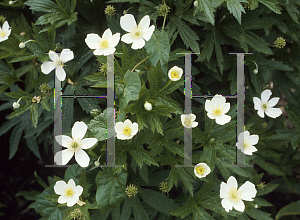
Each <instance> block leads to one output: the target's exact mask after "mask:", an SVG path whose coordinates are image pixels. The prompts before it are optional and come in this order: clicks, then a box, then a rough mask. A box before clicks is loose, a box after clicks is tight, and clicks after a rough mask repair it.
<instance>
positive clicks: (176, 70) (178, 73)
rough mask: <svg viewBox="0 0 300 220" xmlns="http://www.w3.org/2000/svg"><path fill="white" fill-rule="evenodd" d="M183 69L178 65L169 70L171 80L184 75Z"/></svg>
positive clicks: (176, 79) (178, 78)
mask: <svg viewBox="0 0 300 220" xmlns="http://www.w3.org/2000/svg"><path fill="white" fill-rule="evenodd" d="M182 73H183V70H182V69H181V68H180V67H178V66H173V67H172V68H171V69H170V70H169V72H168V76H169V78H170V80H172V81H178V80H180V78H181V76H182Z"/></svg>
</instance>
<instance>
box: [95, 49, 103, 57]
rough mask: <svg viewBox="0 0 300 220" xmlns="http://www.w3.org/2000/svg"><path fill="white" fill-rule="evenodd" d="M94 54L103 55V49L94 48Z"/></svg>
mask: <svg viewBox="0 0 300 220" xmlns="http://www.w3.org/2000/svg"><path fill="white" fill-rule="evenodd" d="M94 54H95V55H96V56H101V55H103V54H104V50H103V49H100V48H99V49H96V50H94Z"/></svg>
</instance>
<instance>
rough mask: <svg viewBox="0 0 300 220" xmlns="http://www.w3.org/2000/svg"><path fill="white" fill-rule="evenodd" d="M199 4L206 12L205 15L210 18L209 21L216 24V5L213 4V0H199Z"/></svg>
mask: <svg viewBox="0 0 300 220" xmlns="http://www.w3.org/2000/svg"><path fill="white" fill-rule="evenodd" d="M197 2H198V6H199V8H200V9H201V11H203V12H204V14H205V16H206V17H207V19H208V20H209V22H210V23H211V24H212V25H214V24H215V19H214V13H213V12H214V7H213V5H212V2H211V1H205V0H197Z"/></svg>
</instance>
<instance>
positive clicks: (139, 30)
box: [131, 26, 143, 39]
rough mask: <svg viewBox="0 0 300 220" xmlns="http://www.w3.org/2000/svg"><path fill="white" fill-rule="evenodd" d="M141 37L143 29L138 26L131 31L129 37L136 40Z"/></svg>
mask: <svg viewBox="0 0 300 220" xmlns="http://www.w3.org/2000/svg"><path fill="white" fill-rule="evenodd" d="M142 36H143V29H142V28H140V27H139V26H137V27H135V28H133V29H132V31H131V37H133V38H135V39H137V38H141V37H142Z"/></svg>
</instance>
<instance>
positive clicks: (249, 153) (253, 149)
mask: <svg viewBox="0 0 300 220" xmlns="http://www.w3.org/2000/svg"><path fill="white" fill-rule="evenodd" d="M255 151H257V149H256V148H255V147H254V146H250V147H248V148H246V149H245V150H244V152H243V153H244V154H247V155H252V153H253V152H255Z"/></svg>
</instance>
